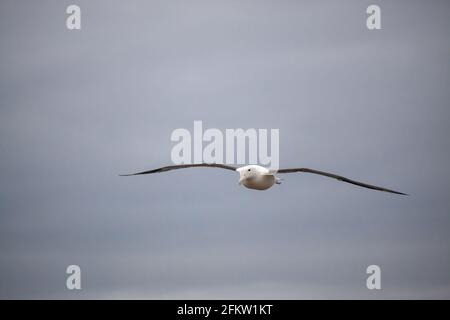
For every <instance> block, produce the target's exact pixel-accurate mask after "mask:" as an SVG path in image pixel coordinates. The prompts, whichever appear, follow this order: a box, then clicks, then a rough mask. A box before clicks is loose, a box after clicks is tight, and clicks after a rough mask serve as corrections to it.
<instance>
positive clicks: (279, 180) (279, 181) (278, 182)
mask: <svg viewBox="0 0 450 320" xmlns="http://www.w3.org/2000/svg"><path fill="white" fill-rule="evenodd" d="M281 182H283V179H281V178H277V177H275V183H276V184H281Z"/></svg>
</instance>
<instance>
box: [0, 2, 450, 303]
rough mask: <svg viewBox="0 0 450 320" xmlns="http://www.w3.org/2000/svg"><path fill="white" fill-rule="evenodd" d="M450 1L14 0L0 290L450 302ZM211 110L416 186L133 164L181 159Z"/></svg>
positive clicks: (293, 154)
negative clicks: (371, 13)
mask: <svg viewBox="0 0 450 320" xmlns="http://www.w3.org/2000/svg"><path fill="white" fill-rule="evenodd" d="M72 3H76V4H78V5H80V7H81V10H82V30H81V31H69V30H67V29H66V27H65V19H66V14H65V9H66V7H67V6H68V5H69V4H72ZM372 3H377V4H379V5H380V6H381V10H382V28H383V29H382V30H379V31H369V30H367V28H366V26H365V19H366V13H365V11H366V8H367V6H368V5H370V4H372ZM449 14H450V3H449V2H448V1H433V4H431V3H429V2H427V1H424V0H422V1H356V0H355V1H339V2H338V1H242V0H241V1H215V0H214V1H126V2H125V1H76V2H73V1H35V2H30V1H4V0H2V1H1V2H0V41H1V45H0V52H1V54H0V75H1V76H0V152H1V156H0V170H1V173H2V174H1V176H2V178H1V180H0V252H1V254H0V298H74V299H76V298H447V299H448V298H450V273H449V270H450V250H449V247H448V245H449V243H450V233H449V230H450V198H449V191H450V170H449V169H448V164H449V163H450V148H449V143H448V141H449V140H448V137H449V125H450V111H449V101H450V91H449V90H448V88H449V87H450V86H449V83H450V60H449V57H450V41H449V37H448V31H449V30H450V19H449ZM194 120H202V121H203V123H204V126H205V127H206V128H212V127H214V128H219V129H222V130H225V129H226V128H240V127H241V128H268V129H270V128H279V129H280V166H281V167H293V166H307V167H312V168H316V169H321V170H327V171H331V172H335V173H339V174H342V175H346V176H349V177H351V178H355V179H359V180H362V181H366V182H369V183H373V184H378V185H381V186H386V187H389V188H392V189H395V190H400V191H403V192H406V193H409V194H411V196H409V197H401V196H396V195H392V194H385V193H381V192H375V191H371V190H366V189H362V188H357V187H354V186H351V185H347V184H343V183H339V182H336V181H333V180H329V179H326V178H323V177H318V176H311V175H295V174H292V175H286V176H285V177H284V178H285V181H284V182H283V184H282V185H280V186H275V187H273V188H272V189H269V190H267V191H265V192H257V191H252V190H248V189H244V188H242V187H239V186H238V185H237V179H238V176H237V174H234V173H231V172H226V171H222V170H213V169H191V170H185V171H177V172H169V173H166V174H160V175H154V176H143V177H128V178H123V177H118V176H117V174H118V173H123V172H130V171H131V172H132V171H135V170H141V169H149V168H154V167H158V166H161V165H166V164H170V151H171V148H172V146H173V145H174V144H173V143H171V142H170V134H171V132H172V131H173V130H174V129H176V128H188V129H189V130H192V127H193V121H194ZM216 181H219V182H220V184H218V183H216ZM69 264H78V265H80V266H81V269H82V290H81V291H78V292H73V291H68V290H66V288H65V279H66V274H65V268H66V267H67V266H68V265H69ZM370 264H378V265H380V266H381V268H382V288H383V289H382V290H380V291H369V290H367V289H366V287H365V279H366V276H367V275H366V274H365V269H366V267H367V266H368V265H370Z"/></svg>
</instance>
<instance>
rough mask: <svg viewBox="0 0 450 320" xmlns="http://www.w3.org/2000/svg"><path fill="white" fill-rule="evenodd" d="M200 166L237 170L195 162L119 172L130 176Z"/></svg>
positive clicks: (220, 165)
mask: <svg viewBox="0 0 450 320" xmlns="http://www.w3.org/2000/svg"><path fill="white" fill-rule="evenodd" d="M198 167H207V168H220V169H226V170H232V171H235V170H236V167H233V166H228V165H225V164H220V163H194V164H178V165H173V166H165V167H161V168H157V169H153V170H147V171H141V172H136V173H130V174H119V176H121V177H128V176H137V175H141V174H151V173H160V172H166V171H170V170H177V169H184V168H198Z"/></svg>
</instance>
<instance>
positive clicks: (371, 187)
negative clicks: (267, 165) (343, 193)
mask: <svg viewBox="0 0 450 320" xmlns="http://www.w3.org/2000/svg"><path fill="white" fill-rule="evenodd" d="M292 172H307V173H314V174H319V175H321V176H326V177H329V178H334V179H337V180H339V181H343V182H347V183H351V184H354V185H357V186H360V187H364V188H368V189H373V190H378V191H385V192H390V193H396V194H402V195H405V196H406V195H407V194H406V193H403V192H398V191H394V190H390V189H386V188H383V187H377V186H374V185H371V184H367V183H363V182H359V181H355V180H351V179H348V178H346V177H342V176H338V175H337V174H333V173H328V172H324V171H319V170H314V169H308V168H292V169H280V170H278V171H277V173H292Z"/></svg>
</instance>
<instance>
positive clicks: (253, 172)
mask: <svg viewBox="0 0 450 320" xmlns="http://www.w3.org/2000/svg"><path fill="white" fill-rule="evenodd" d="M236 171H237V172H239V184H242V183H243V182H244V180H247V179H254V178H257V177H259V176H261V175H263V174H265V173H267V172H268V170H267V169H266V168H264V167H261V166H257V165H249V166H245V167H240V168H237V169H236ZM266 171H267V172H266Z"/></svg>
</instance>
